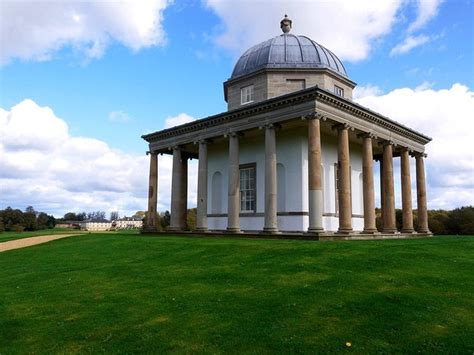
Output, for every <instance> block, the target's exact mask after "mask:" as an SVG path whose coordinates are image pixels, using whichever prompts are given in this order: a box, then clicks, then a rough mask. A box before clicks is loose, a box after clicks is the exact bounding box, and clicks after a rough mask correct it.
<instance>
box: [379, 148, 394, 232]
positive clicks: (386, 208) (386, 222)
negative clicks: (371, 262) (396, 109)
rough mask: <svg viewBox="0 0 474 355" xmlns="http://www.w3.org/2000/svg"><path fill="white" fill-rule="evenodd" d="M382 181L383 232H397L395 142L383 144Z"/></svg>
mask: <svg viewBox="0 0 474 355" xmlns="http://www.w3.org/2000/svg"><path fill="white" fill-rule="evenodd" d="M382 165H383V169H382V174H383V175H382V182H383V190H384V191H383V192H384V195H383V220H382V223H383V227H382V232H383V233H396V232H397V224H396V219H395V188H394V185H393V144H392V142H386V143H385V144H384V146H383V160H382Z"/></svg>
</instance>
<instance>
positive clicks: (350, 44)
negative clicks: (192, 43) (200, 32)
mask: <svg viewBox="0 0 474 355" xmlns="http://www.w3.org/2000/svg"><path fill="white" fill-rule="evenodd" d="M205 3H206V5H207V6H208V7H209V8H211V9H212V10H213V11H214V12H215V13H216V14H217V15H218V16H219V17H220V18H221V20H222V22H223V31H224V33H222V34H220V35H219V36H218V37H217V39H216V40H217V43H219V44H220V45H222V46H224V47H226V48H230V49H232V50H235V52H236V53H240V52H241V51H242V50H244V49H247V48H248V47H249V46H251V45H254V44H257V43H259V42H261V41H263V40H266V39H268V38H271V37H272V36H277V35H278V34H281V30H280V27H279V26H280V24H279V21H280V20H281V19H282V18H283V15H284V14H285V13H287V14H288V16H289V17H290V18H291V19H292V20H293V30H292V33H294V34H304V35H308V36H309V37H311V38H312V39H314V40H315V41H317V42H318V43H320V44H322V45H324V46H326V47H328V48H329V49H331V50H333V51H334V52H335V53H336V54H337V55H338V56H339V57H340V58H341V59H346V60H349V61H357V60H361V59H364V58H366V57H367V56H368V55H369V53H370V49H371V46H372V45H373V44H374V42H375V41H376V40H377V39H379V38H381V37H382V36H384V35H386V34H387V33H389V32H390V30H391V28H392V26H393V24H394V23H395V21H396V17H397V12H398V11H399V10H400V8H401V6H402V5H403V4H404V3H405V2H404V1H403V0H392V1H371V0H366V1H345V0H334V1H283V0H274V1H269V0H262V1H242V2H239V5H238V6H235V2H233V1H230V0H206V1H205ZM335 19H340V21H335Z"/></svg>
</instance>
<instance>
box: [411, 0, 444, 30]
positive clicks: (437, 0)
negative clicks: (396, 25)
mask: <svg viewBox="0 0 474 355" xmlns="http://www.w3.org/2000/svg"><path fill="white" fill-rule="evenodd" d="M442 2H443V1H442V0H418V1H417V9H418V15H417V17H416V19H415V21H413V22H412V23H411V24H410V26H409V27H408V32H413V31H415V30H419V29H420V28H422V27H423V26H425V25H426V23H428V21H430V20H431V19H432V18H434V17H436V15H437V14H438V11H439V7H440V5H441V3H442Z"/></svg>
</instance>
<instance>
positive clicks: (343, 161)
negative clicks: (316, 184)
mask: <svg viewBox="0 0 474 355" xmlns="http://www.w3.org/2000/svg"><path fill="white" fill-rule="evenodd" d="M337 140H338V144H337V159H338V183H339V184H338V185H339V186H338V192H339V193H338V201H339V229H338V233H350V232H352V207H351V177H350V157H349V132H348V127H347V125H340V126H338V135H337Z"/></svg>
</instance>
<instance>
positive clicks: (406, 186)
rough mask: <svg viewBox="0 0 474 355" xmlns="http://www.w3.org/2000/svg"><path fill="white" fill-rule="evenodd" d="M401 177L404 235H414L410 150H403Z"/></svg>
mask: <svg viewBox="0 0 474 355" xmlns="http://www.w3.org/2000/svg"><path fill="white" fill-rule="evenodd" d="M400 175H401V185H402V214H403V226H402V230H401V231H402V232H403V233H413V208H412V205H411V177H410V157H409V155H408V149H407V148H403V149H402V151H401V153H400Z"/></svg>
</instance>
